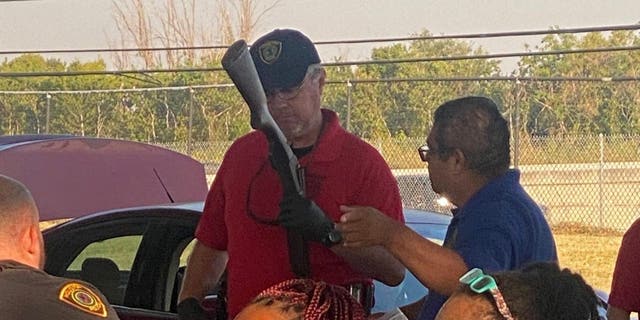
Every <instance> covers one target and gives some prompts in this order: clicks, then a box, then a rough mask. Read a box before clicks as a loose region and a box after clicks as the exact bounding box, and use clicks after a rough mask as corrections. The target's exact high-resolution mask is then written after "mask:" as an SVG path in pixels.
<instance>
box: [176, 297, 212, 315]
mask: <svg viewBox="0 0 640 320" xmlns="http://www.w3.org/2000/svg"><path fill="white" fill-rule="evenodd" d="M176 309H177V311H178V319H180V320H207V319H208V318H207V314H206V313H205V311H204V309H203V308H202V306H201V305H200V301H198V299H196V298H193V297H191V298H186V299H184V300H182V301H180V303H178V305H177V307H176Z"/></svg>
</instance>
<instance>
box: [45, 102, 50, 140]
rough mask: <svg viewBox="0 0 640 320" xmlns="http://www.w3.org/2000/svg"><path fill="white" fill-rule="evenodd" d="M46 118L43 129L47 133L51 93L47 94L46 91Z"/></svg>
mask: <svg viewBox="0 0 640 320" xmlns="http://www.w3.org/2000/svg"><path fill="white" fill-rule="evenodd" d="M46 97H47V119H46V122H45V130H46V131H47V132H46V133H47V134H49V115H50V109H51V94H49V92H47V96H46Z"/></svg>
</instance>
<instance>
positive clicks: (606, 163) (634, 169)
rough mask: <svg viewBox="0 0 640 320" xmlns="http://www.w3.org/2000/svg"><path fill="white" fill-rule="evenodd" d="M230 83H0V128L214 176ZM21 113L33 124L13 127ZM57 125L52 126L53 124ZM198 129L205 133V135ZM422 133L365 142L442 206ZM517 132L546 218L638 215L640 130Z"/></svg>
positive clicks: (516, 147)
mask: <svg viewBox="0 0 640 320" xmlns="http://www.w3.org/2000/svg"><path fill="white" fill-rule="evenodd" d="M231 89H233V88H232V87H231ZM233 90H235V89H233ZM231 92H232V93H235V92H234V91H231ZM228 93H229V86H195V87H173V88H157V89H130V90H104V91H100V90H92V91H73V92H55V93H47V92H0V112H2V115H3V116H2V117H1V118H0V124H2V125H3V128H8V129H6V130H5V131H4V132H1V133H2V134H22V133H31V134H35V133H53V134H74V135H86V136H99V137H113V138H125V139H131V140H138V141H145V142H150V143H154V144H158V145H161V146H164V147H166V148H169V149H173V150H176V151H179V152H182V153H185V154H188V155H191V156H192V157H194V158H195V159H197V160H199V161H201V162H203V163H204V164H205V167H206V171H207V175H208V178H209V181H211V180H212V178H213V176H214V175H215V172H216V171H217V168H218V166H219V164H220V161H221V159H222V158H223V155H224V153H225V151H226V150H227V148H228V147H229V146H230V144H231V142H230V141H216V140H219V139H215V138H211V137H216V136H218V135H226V134H229V133H230V132H236V133H244V132H247V131H248V130H249V129H250V128H249V125H248V122H249V121H248V112H247V110H246V109H247V108H246V107H244V106H243V102H242V100H241V99H240V97H239V96H238V95H237V94H228ZM69 106H73V107H69ZM237 117H242V118H243V119H246V121H242V123H243V124H242V125H238V124H237V123H238V121H231V120H232V119H237ZM24 119H31V120H33V121H23V120H24ZM24 123H29V124H30V126H31V127H29V128H24V127H20V126H21V125H23V124H24ZM54 127H55V128H56V129H55V131H54V130H50V128H54ZM220 133H222V134H220ZM203 137H208V140H209V141H202V140H204V138H203ZM425 138H426V137H415V138H407V137H405V138H396V139H385V140H375V141H374V140H371V141H369V142H370V143H371V144H372V145H373V146H374V147H376V148H377V149H378V150H379V151H380V153H381V154H382V155H383V156H384V158H385V159H386V161H387V162H388V163H389V165H390V167H391V168H392V170H393V172H394V174H395V176H396V177H397V180H398V185H399V187H400V192H401V196H402V200H403V204H404V205H405V206H406V207H412V208H418V209H424V210H431V211H436V212H441V213H445V214H448V213H449V210H450V208H451V207H450V204H449V203H448V202H446V201H443V199H440V198H439V197H438V196H437V195H436V194H434V193H433V191H432V190H431V187H430V183H429V177H428V173H427V170H426V167H425V164H424V163H423V162H421V161H420V159H419V157H418V155H417V151H416V149H417V147H418V146H420V145H421V144H423V143H424V141H425ZM514 139H517V140H514V141H512V156H513V161H512V163H513V164H514V165H516V166H517V168H518V169H520V170H521V172H522V176H521V182H522V184H523V185H524V187H525V189H526V190H527V191H528V192H529V193H530V194H531V196H532V197H533V198H534V199H535V200H536V201H537V202H538V203H539V204H540V206H541V208H543V210H544V212H545V214H546V217H547V219H548V221H549V223H550V224H551V225H555V226H558V225H567V224H568V225H579V226H590V227H597V228H603V229H613V230H617V231H623V230H626V229H627V228H628V227H629V226H630V224H631V222H633V221H634V220H635V219H636V218H637V217H638V216H639V215H638V208H640V170H638V168H639V167H640V136H626V135H625V136H623V135H611V136H603V135H600V136H597V135H596V136H589V135H580V136H574V135H572V136H569V135H564V136H547V137H531V136H529V135H519V136H518V135H516V136H515V137H514ZM212 140H213V141H212ZM161 141H175V142H169V143H167V142H161Z"/></svg>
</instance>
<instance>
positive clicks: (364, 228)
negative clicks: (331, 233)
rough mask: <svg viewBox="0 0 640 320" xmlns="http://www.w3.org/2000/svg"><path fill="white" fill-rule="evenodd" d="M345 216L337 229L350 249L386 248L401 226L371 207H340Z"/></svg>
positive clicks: (344, 243)
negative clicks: (379, 246) (395, 231)
mask: <svg viewBox="0 0 640 320" xmlns="http://www.w3.org/2000/svg"><path fill="white" fill-rule="evenodd" d="M340 211H342V212H343V213H344V214H343V215H342V217H340V223H339V224H337V225H336V229H338V231H340V232H341V233H342V238H343V241H344V242H343V245H344V246H348V247H369V246H375V245H381V246H386V245H387V244H388V243H389V242H390V241H391V240H390V239H391V235H392V234H393V233H394V230H396V227H398V226H400V224H399V223H398V222H397V221H395V220H393V219H391V218H389V217H388V216H386V215H384V214H383V213H382V212H380V211H378V210H377V209H375V208H371V207H357V206H354V207H350V206H340Z"/></svg>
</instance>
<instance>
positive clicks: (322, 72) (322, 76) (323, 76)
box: [318, 68, 327, 96]
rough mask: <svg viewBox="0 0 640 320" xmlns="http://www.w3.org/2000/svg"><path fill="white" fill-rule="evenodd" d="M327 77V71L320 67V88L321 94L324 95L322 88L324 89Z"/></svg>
mask: <svg viewBox="0 0 640 320" xmlns="http://www.w3.org/2000/svg"><path fill="white" fill-rule="evenodd" d="M326 78H327V71H326V70H325V69H324V68H322V69H320V75H319V76H318V90H320V95H321V96H322V90H323V89H324V83H325V80H326Z"/></svg>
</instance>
